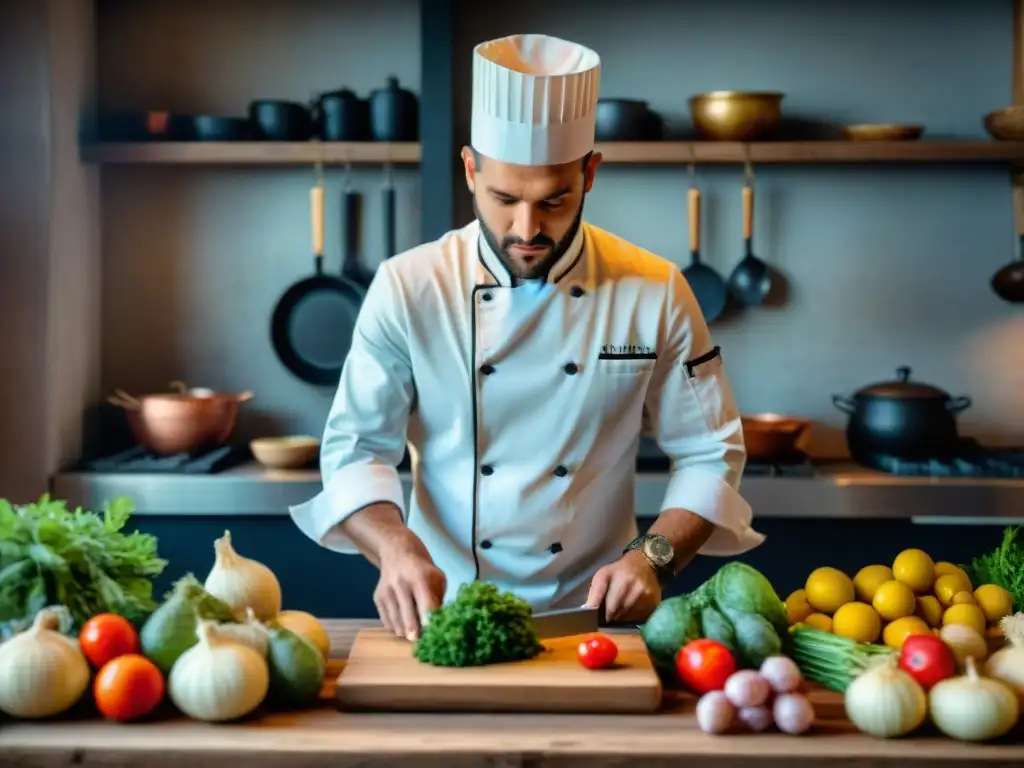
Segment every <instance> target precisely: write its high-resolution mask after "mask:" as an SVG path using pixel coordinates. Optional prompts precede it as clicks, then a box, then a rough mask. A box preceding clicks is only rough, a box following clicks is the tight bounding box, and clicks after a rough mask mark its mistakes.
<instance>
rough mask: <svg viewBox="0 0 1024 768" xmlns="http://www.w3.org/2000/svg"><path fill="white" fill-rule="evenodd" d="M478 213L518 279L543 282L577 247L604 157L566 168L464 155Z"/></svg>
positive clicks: (467, 152) (487, 235)
mask: <svg viewBox="0 0 1024 768" xmlns="http://www.w3.org/2000/svg"><path fill="white" fill-rule="evenodd" d="M462 162H463V164H464V165H465V167H466V184H467V185H468V186H469V191H470V192H471V193H472V195H473V210H474V212H475V213H476V217H477V219H478V220H479V222H480V230H481V232H482V233H483V236H484V238H485V239H486V240H487V243H488V245H490V246H491V249H492V250H493V251H494V252H495V254H497V256H498V258H499V259H501V261H502V263H503V264H504V265H505V268H506V269H508V271H509V273H511V274H512V276H513V277H516V278H519V279H522V280H530V279H533V278H538V277H543V276H544V275H546V274H547V272H548V270H549V269H550V268H551V266H552V265H553V264H554V263H555V262H556V261H558V259H559V258H560V257H561V256H562V255H563V254H564V253H565V252H566V250H568V248H569V246H570V245H572V241H573V238H574V237H575V236H576V233H577V231H579V228H580V223H581V221H582V219H583V200H584V198H585V197H586V194H587V192H589V191H590V189H591V187H592V186H593V185H594V172H595V171H596V170H597V166H598V164H599V163H600V162H601V155H600V153H597V152H595V153H593V154H591V155H588V156H587V157H586V158H584V159H582V160H574V161H573V162H571V163H565V164H563V165H511V164H509V163H502V162H498V161H497V160H492V159H491V158H489V157H488V158H485V157H481V156H479V155H477V154H476V153H475V152H473V150H472V149H471V148H470V147H464V148H463V150H462Z"/></svg>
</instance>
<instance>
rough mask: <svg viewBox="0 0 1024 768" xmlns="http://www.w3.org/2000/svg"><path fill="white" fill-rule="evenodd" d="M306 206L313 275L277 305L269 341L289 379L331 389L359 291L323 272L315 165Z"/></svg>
mask: <svg viewBox="0 0 1024 768" xmlns="http://www.w3.org/2000/svg"><path fill="white" fill-rule="evenodd" d="M309 202H310V209H311V211H310V212H311V226H312V230H313V270H314V271H313V274H312V276H310V277H307V278H305V279H303V280H300V281H299V282H297V283H295V284H294V285H292V286H291V287H290V288H289V289H288V290H287V291H285V292H284V295H282V296H281V298H280V299H279V300H278V302H277V306H276V307H275V309H274V314H273V317H272V318H271V322H270V338H271V341H272V343H273V345H274V351H275V352H276V353H277V356H278V358H279V359H280V360H281V363H282V364H283V365H284V367H285V368H287V369H288V370H289V371H291V373H292V374H294V375H295V376H297V377H298V378H300V379H302V380H303V381H305V382H308V383H309V384H316V385H320V386H335V385H337V383H338V379H339V378H340V376H341V369H342V366H343V365H344V364H345V358H346V357H347V356H348V351H349V348H350V347H351V346H352V333H353V330H354V329H355V323H356V318H357V317H358V315H359V307H360V306H361V305H362V301H363V295H364V291H363V289H362V288H361V287H360V286H358V285H356V284H355V283H352V282H350V281H349V280H346V279H345V278H343V277H341V276H340V275H329V274H326V273H325V272H324V266H323V264H324V184H323V172H322V170H321V168H320V166H319V165H318V166H317V179H316V184H315V185H314V186H313V188H312V189H311V190H310V191H309Z"/></svg>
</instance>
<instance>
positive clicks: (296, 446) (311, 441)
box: [249, 435, 320, 469]
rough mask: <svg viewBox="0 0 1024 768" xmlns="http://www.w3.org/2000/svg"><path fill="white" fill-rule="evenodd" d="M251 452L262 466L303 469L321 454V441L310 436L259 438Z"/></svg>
mask: <svg viewBox="0 0 1024 768" xmlns="http://www.w3.org/2000/svg"><path fill="white" fill-rule="evenodd" d="M249 450H251V451H252V455H253V456H254V457H255V458H256V461H258V462H259V463H260V464H262V465H263V466H265V467H269V468H271V469H301V468H302V467H305V466H307V465H308V464H310V463H312V461H313V459H315V458H316V457H317V454H318V453H320V440H319V438H316V437H310V436H309V435H286V436H284V437H258V438H256V439H255V440H252V441H250V442H249Z"/></svg>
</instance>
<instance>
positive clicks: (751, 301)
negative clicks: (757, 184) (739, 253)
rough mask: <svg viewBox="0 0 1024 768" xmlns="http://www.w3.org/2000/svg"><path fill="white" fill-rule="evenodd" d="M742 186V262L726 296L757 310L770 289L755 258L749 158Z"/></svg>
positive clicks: (768, 279) (767, 274)
mask: <svg viewBox="0 0 1024 768" xmlns="http://www.w3.org/2000/svg"><path fill="white" fill-rule="evenodd" d="M744 177H745V178H744V183H743V258H742V259H741V260H740V263H739V264H737V265H736V268H735V269H733V271H732V274H731V275H730V276H729V293H731V294H732V296H733V298H734V299H736V301H738V302H739V303H740V304H743V305H744V306H747V307H756V306H759V305H760V304H762V303H764V300H765V297H766V296H767V295H768V292H769V291H771V289H772V275H771V271H770V270H769V269H768V265H767V264H765V263H764V262H763V261H761V259H759V258H758V257H757V256H755V255H754V168H753V165H751V163H750V159H749V158H748V159H747V161H746V164H745V166H744Z"/></svg>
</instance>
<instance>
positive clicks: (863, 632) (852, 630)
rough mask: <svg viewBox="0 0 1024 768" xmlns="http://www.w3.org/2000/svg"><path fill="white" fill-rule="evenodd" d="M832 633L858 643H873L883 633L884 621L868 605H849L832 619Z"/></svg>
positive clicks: (840, 609)
mask: <svg viewBox="0 0 1024 768" xmlns="http://www.w3.org/2000/svg"><path fill="white" fill-rule="evenodd" d="M832 632H833V633H834V634H836V635H841V636H842V637H848V638H850V639H851V640H856V641H857V642H858V643H873V642H875V641H876V640H877V639H878V636H879V635H880V634H881V633H882V620H881V619H880V618H878V614H877V613H876V612H875V609H874V608H872V607H871V606H870V605H868V604H867V603H847V604H846V605H843V606H840V608H839V610H838V611H836V614H835V616H833V617H832Z"/></svg>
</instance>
